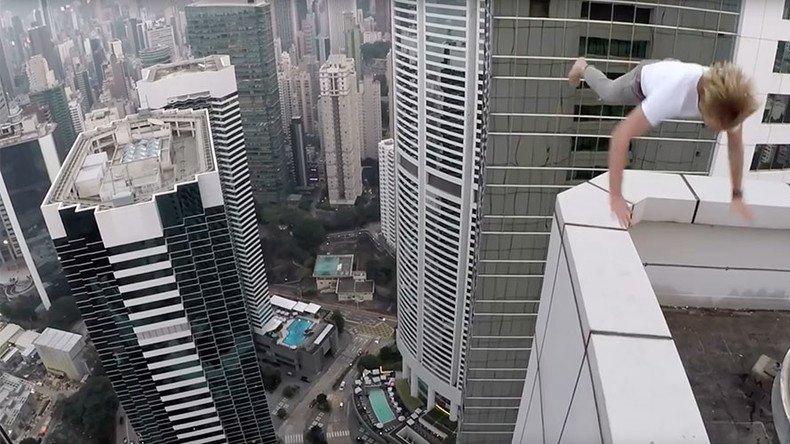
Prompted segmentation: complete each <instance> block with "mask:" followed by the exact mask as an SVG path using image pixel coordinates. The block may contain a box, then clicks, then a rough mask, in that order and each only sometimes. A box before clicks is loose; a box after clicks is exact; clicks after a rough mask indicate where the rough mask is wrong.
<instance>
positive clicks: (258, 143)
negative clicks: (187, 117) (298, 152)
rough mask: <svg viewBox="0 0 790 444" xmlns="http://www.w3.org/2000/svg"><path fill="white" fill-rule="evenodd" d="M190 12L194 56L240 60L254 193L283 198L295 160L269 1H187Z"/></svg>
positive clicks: (241, 101) (238, 69) (241, 99)
mask: <svg viewBox="0 0 790 444" xmlns="http://www.w3.org/2000/svg"><path fill="white" fill-rule="evenodd" d="M186 17H187V24H188V26H187V41H188V42H189V45H190V47H191V48H192V55H193V56H194V57H208V56H210V55H215V54H227V55H229V56H230V61H231V63H232V64H234V65H236V83H237V84H238V89H239V105H240V107H241V120H242V125H243V126H244V138H245V141H246V144H247V159H248V161H249V165H250V183H251V184H252V191H253V195H254V196H255V198H256V200H258V201H261V202H263V201H277V200H280V199H282V198H283V197H284V196H285V194H286V193H287V191H288V188H289V185H290V184H289V172H290V166H289V165H288V163H287V161H286V152H285V151H286V149H287V147H286V143H285V142H286V137H285V132H284V131H283V125H282V122H281V119H282V115H281V112H280V98H279V94H278V91H277V66H276V63H275V56H274V43H273V37H272V21H271V10H270V5H269V3H268V2H266V1H264V0H253V1H244V0H238V1H223V2H217V1H212V0H199V1H197V2H195V3H193V4H191V5H189V6H187V8H186ZM253 48H254V49H253Z"/></svg>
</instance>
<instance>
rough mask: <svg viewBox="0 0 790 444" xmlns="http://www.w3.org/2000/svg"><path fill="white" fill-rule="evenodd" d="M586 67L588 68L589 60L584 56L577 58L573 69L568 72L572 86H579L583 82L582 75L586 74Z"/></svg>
mask: <svg viewBox="0 0 790 444" xmlns="http://www.w3.org/2000/svg"><path fill="white" fill-rule="evenodd" d="M585 68H587V60H585V59H584V57H579V58H578V59H576V63H574V64H573V66H572V67H571V70H570V71H569V72H568V83H569V84H570V85H571V86H572V87H574V88H578V87H579V85H580V84H581V82H582V75H584V69H585Z"/></svg>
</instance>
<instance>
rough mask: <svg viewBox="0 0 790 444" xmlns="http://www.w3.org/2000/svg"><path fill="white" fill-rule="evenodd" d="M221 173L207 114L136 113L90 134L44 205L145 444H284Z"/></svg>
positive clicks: (94, 336)
mask: <svg viewBox="0 0 790 444" xmlns="http://www.w3.org/2000/svg"><path fill="white" fill-rule="evenodd" d="M217 165H218V159H217V157H216V156H215V155H214V151H213V149H212V139H211V131H210V126H209V117H208V112H207V111H205V110H201V111H192V110H187V111H182V110H168V111H155V112H150V113H145V114H142V115H133V116H128V117H126V118H125V119H123V120H119V121H115V122H112V123H111V124H109V125H108V126H103V127H100V128H97V129H94V130H90V131H86V132H84V133H82V134H80V136H79V137H78V138H77V141H76V142H75V144H74V147H73V148H72V150H71V151H70V153H69V155H68V157H67V158H66V160H65V162H64V166H63V168H62V169H61V170H60V173H59V174H58V176H57V179H56V180H55V182H54V183H53V185H52V188H51V189H50V191H49V193H48V194H47V197H46V199H45V200H44V203H43V205H42V207H41V210H42V213H43V215H44V219H45V221H46V225H47V228H48V229H49V233H50V235H51V237H52V239H53V241H54V243H55V248H56V249H57V254H58V257H59V259H60V261H61V263H62V265H63V269H64V272H65V274H66V277H67V279H68V282H69V285H70V287H71V290H72V293H73V295H74V297H75V298H76V300H77V305H78V307H79V309H80V312H81V314H82V317H83V319H84V321H85V325H86V327H87V330H88V334H89V335H90V337H91V340H92V342H93V343H94V344H95V346H96V349H97V352H98V354H99V358H100V360H101V363H102V366H103V368H104V370H105V372H106V374H107V376H108V378H109V379H110V381H111V382H112V384H113V388H114V389H115V392H116V393H117V394H118V399H119V401H120V403H121V405H122V406H123V409H124V411H125V412H126V413H127V415H128V418H129V421H130V423H131V424H132V426H133V427H134V429H135V431H137V433H138V434H139V435H140V437H141V441H143V440H144V441H145V442H146V444H173V443H178V444H209V443H236V442H245V443H258V444H263V443H269V442H272V441H273V440H274V429H273V427H272V423H271V418H270V415H269V410H268V406H267V402H266V396H265V393H264V388H263V379H262V377H261V373H260V368H259V366H258V363H257V359H256V355H255V348H254V342H253V335H252V330H251V328H250V324H249V322H248V321H247V316H246V313H245V306H244V297H243V293H242V288H241V285H240V282H239V269H238V268H237V262H236V260H235V256H234V248H233V245H232V242H231V238H232V237H233V236H235V233H234V230H233V226H232V224H231V223H229V219H230V218H231V217H232V215H231V214H230V213H228V212H226V205H225V199H224V197H223V190H222V188H221V186H220V172H219V171H218V168H217ZM240 412H243V414H240Z"/></svg>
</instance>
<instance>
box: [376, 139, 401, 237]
mask: <svg viewBox="0 0 790 444" xmlns="http://www.w3.org/2000/svg"><path fill="white" fill-rule="evenodd" d="M378 157H379V203H380V207H381V234H382V235H384V240H386V241H387V245H389V247H390V248H391V249H392V250H393V251H395V250H396V245H397V243H396V241H397V239H398V229H397V218H396V214H395V208H396V198H395V196H396V188H395V174H396V171H397V170H396V167H395V165H396V163H395V141H394V140H392V139H384V140H382V141H381V142H379V154H378Z"/></svg>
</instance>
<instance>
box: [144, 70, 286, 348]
mask: <svg viewBox="0 0 790 444" xmlns="http://www.w3.org/2000/svg"><path fill="white" fill-rule="evenodd" d="M137 89H138V92H139V94H140V107H141V108H142V109H145V108H148V109H160V108H168V109H172V108H178V109H208V110H209V116H210V121H211V132H212V135H213V139H214V151H215V153H216V155H217V171H218V172H219V176H220V182H221V184H222V191H223V196H224V198H225V211H226V212H227V213H228V223H229V224H230V228H231V231H232V232H233V236H232V237H231V240H232V242H233V247H234V250H235V253H236V262H237V264H238V267H239V272H240V273H241V278H242V284H243V288H244V294H245V297H246V300H247V313H248V315H249V317H250V321H251V322H252V325H253V328H254V330H255V332H256V333H257V334H263V330H262V327H263V325H264V324H265V323H266V321H268V320H269V319H270V318H271V307H270V306H269V298H270V295H269V286H268V282H267V280H266V269H265V266H264V260H263V249H262V247H261V239H260V234H259V232H258V219H257V217H256V215H255V204H254V202H253V198H252V188H251V186H250V173H249V167H248V164H247V150H246V146H245V141H244V131H243V128H242V123H241V112H240V111H239V98H238V90H237V89H236V76H235V69H234V67H233V65H231V64H230V57H228V56H210V57H205V58H202V59H196V60H187V61H184V62H180V63H171V64H166V65H156V66H153V67H151V68H149V69H146V70H144V71H143V78H142V80H140V81H139V82H137Z"/></svg>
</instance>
